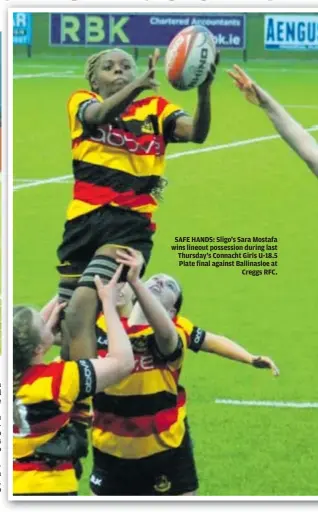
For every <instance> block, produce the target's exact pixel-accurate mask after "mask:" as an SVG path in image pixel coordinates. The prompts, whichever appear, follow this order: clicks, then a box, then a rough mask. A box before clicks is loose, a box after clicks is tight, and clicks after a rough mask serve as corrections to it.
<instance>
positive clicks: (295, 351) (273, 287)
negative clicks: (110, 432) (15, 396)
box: [13, 57, 318, 496]
mask: <svg viewBox="0 0 318 512" xmlns="http://www.w3.org/2000/svg"><path fill="white" fill-rule="evenodd" d="M83 64H84V62H83V59H81V58H73V59H67V58H61V59H59V58H56V59H55V58H49V59H45V58H44V57H42V58H41V59H40V58H32V59H26V58H25V59H23V58H21V57H20V58H17V59H16V60H15V66H14V73H15V77H16V78H15V79H14V145H13V149H14V185H15V186H16V187H19V186H21V185H22V184H24V185H25V184H26V183H27V182H26V181H22V180H47V179H49V178H55V177H59V176H60V177H62V176H65V175H68V174H70V173H71V152H70V138H69V134H68V122H67V116H66V102H67V98H68V96H69V95H70V93H71V92H72V91H74V90H75V89H77V88H83V87H86V84H85V81H84V79H83V78H81V75H82V68H83ZM230 64H231V62H229V63H228V65H229V66H230ZM245 66H246V68H247V69H248V70H250V74H251V75H252V76H253V77H254V78H255V79H256V80H258V81H259V82H260V83H261V84H262V85H263V86H264V87H265V88H267V89H268V90H269V91H271V93H272V94H273V95H275V97H277V99H278V100H279V101H281V102H282V103H283V104H284V105H288V106H289V107H288V108H289V110H290V112H291V113H292V114H293V115H294V116H295V117H296V118H297V119H298V120H299V121H300V122H301V123H302V124H303V125H304V126H305V127H308V128H309V127H311V126H313V125H317V118H318V110H317V109H318V107H317V90H318V69H317V65H316V64H312V63H311V64H310V63H309V64H306V63H302V64H297V63H288V64H286V63H279V62H276V63H273V62H269V61H268V62H258V63H254V62H248V63H246V64H245ZM225 69H226V67H225V64H224V63H223V64H222V66H221V68H220V69H219V70H218V73H217V79H216V81H215V83H214V85H213V88H212V110H213V114H212V126H211V131H210V134H209V137H208V140H207V141H206V142H205V144H204V146H195V145H192V144H187V145H186V144H180V145H171V146H170V147H169V148H168V154H169V155H172V154H174V153H180V152H186V151H188V150H190V149H192V150H193V149H202V148H203V147H206V148H208V147H211V146H215V145H226V144H230V143H233V142H236V141H242V140H247V139H254V138H257V137H262V136H267V135H272V134H274V133H275V132H274V130H273V128H272V126H271V124H270V123H269V121H268V120H267V118H266V116H265V115H264V114H263V113H262V112H261V111H260V110H259V109H257V108H256V107H253V106H252V105H249V104H248V103H247V102H246V101H245V100H244V99H243V97H242V96H241V95H240V93H239V92H238V91H237V90H236V89H235V88H234V86H233V85H232V83H231V80H230V79H229V78H228V76H227V75H226V73H225ZM158 78H159V80H160V82H161V90H160V93H161V95H163V96H164V97H166V98H168V99H169V100H171V101H174V102H176V103H178V104H180V105H182V107H183V108H184V109H186V110H188V111H189V112H190V113H192V112H193V110H194V106H195V98H196V92H195V91H190V92H186V93H179V92H177V91H175V90H174V89H172V88H171V87H170V86H169V85H168V84H167V83H166V81H165V78H164V75H163V72H162V70H161V71H159V72H158ZM314 135H316V134H315V133H314ZM166 176H167V177H168V179H169V186H168V188H167V190H166V193H165V199H164V202H163V204H162V205H161V207H160V209H159V211H158V213H157V215H156V220H157V222H158V226H159V228H158V232H157V234H156V235H155V248H154V251H153V256H152V259H151V262H150V264H149V267H148V270H147V275H151V274H152V273H155V272H166V273H170V274H171V275H173V276H175V277H176V278H177V279H179V280H180V283H182V285H183V288H184V294H185V303H184V307H183V314H184V315H185V316H188V317H189V318H190V319H191V320H192V321H193V322H194V323H196V324H197V325H199V326H201V327H203V328H206V329H207V330H209V331H212V332H217V333H220V334H225V335H227V336H229V337H230V338H232V339H234V340H237V341H238V342H240V343H241V344H243V345H244V346H245V347H246V348H248V349H249V350H250V351H251V352H252V353H255V354H258V353H261V354H264V355H269V356H271V357H273V359H274V360H275V361H276V362H277V364H278V366H279V367H280V370H281V376H280V377H279V379H275V378H273V377H272V376H271V375H270V374H269V373H267V372H264V371H260V370H256V369H253V368H250V367H246V366H244V365H240V364H239V363H233V362H231V361H227V360H223V359H221V358H219V357H216V356H211V355H208V354H203V353H202V354H198V355H194V354H192V353H189V354H187V357H186V361H185V365H184V369H183V372H182V376H181V382H182V383H183V385H185V387H186V389H187V392H188V416H189V421H190V425H191V430H192V436H193V440H194V447H195V456H196V461H197V467H198V473H199V477H200V489H199V494H200V495H205V496H316V495H317V494H318V492H317V489H318V469H317V458H318V429H317V422H318V410H317V409H312V408H308V409H293V408H271V407H268V408H265V407H234V406H229V405H219V404H216V403H215V399H216V398H231V399H237V400H257V401H260V400H270V401H283V402H287V401H294V402H316V403H317V402H318V399H317V397H318V393H317V390H318V372H317V354H318V348H317V346H318V345H317V340H318V337H317V305H318V304H317V282H318V265H317V254H318V237H317V219H318V201H317V194H318V181H317V179H316V178H315V177H314V176H313V175H312V174H311V173H310V171H309V170H308V169H307V168H306V166H305V164H304V163H302V162H301V161H300V160H299V159H298V158H297V157H296V155H295V154H294V153H293V152H292V151H291V150H290V149H289V148H288V147H287V146H286V145H285V144H284V143H283V142H282V141H281V140H279V139H273V140H265V141H260V142H254V143H251V144H248V145H247V144H246V145H242V146H239V147H233V146H232V147H231V146H229V147H224V148H223V149H219V150H217V151H210V152H201V153H195V154H191V155H186V154H184V155H181V156H179V157H178V158H175V159H172V160H169V161H168V162H167V168H166ZM28 184H29V185H31V184H33V185H34V183H31V182H29V183H28ZM70 197H71V183H70V182H68V181H64V182H54V183H43V184H39V183H38V184H37V186H28V187H25V188H20V189H19V188H18V189H16V190H15V192H14V233H13V235H14V302H15V303H32V304H34V305H37V306H40V305H42V304H43V303H44V302H45V301H46V300H47V299H49V298H50V297H51V296H52V295H53V294H54V293H55V291H56V288H57V281H58V276H57V273H56V271H55V265H56V263H57V261H56V256H55V251H56V247H57V245H58V244H59V242H60V239H61V235H62V228H63V223H64V215H65V210H66V206H67V203H68V201H69V199H70ZM222 235H224V236H246V237H253V236H275V237H277V238H279V263H278V275H277V276H260V277H253V276H243V275H242V274H241V273H240V271H239V270H238V269H236V268H219V269H216V268H214V267H210V268H209V267H208V268H206V267H201V268H196V267H194V268H191V267H190V268H184V267H179V266H178V262H177V255H176V253H175V252H173V251H172V250H171V245H172V244H173V243H174V237H175V236H222ZM90 463H91V461H90V459H87V461H86V462H85V473H84V476H83V479H82V481H81V485H80V492H81V494H82V495H87V494H89V486H88V476H89V470H90Z"/></svg>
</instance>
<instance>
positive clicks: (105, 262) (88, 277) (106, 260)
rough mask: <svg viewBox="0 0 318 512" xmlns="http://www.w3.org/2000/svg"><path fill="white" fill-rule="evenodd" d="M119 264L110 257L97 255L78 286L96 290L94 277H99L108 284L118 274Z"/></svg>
mask: <svg viewBox="0 0 318 512" xmlns="http://www.w3.org/2000/svg"><path fill="white" fill-rule="evenodd" d="M118 266H119V264H118V263H116V261H115V260H114V259H113V258H110V257H109V256H103V255H101V254H100V255H97V256H94V258H93V259H92V260H91V262H90V263H89V264H88V265H87V267H86V269H85V270H84V272H83V274H82V276H81V278H80V279H79V281H78V284H77V286H86V287H88V288H93V289H95V283H94V277H95V276H96V275H98V276H99V277H100V278H101V279H102V281H103V282H104V283H108V282H109V281H110V280H111V278H112V277H113V275H114V273H115V272H116V269H117V267H118Z"/></svg>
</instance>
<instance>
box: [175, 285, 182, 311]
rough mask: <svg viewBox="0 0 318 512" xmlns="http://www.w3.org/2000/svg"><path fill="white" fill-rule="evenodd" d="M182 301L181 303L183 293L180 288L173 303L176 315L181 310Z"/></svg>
mask: <svg viewBox="0 0 318 512" xmlns="http://www.w3.org/2000/svg"><path fill="white" fill-rule="evenodd" d="M182 303H183V293H182V290H181V289H180V294H179V297H178V298H177V300H176V302H175V304H174V308H175V310H176V315H178V314H179V312H180V310H181V306H182Z"/></svg>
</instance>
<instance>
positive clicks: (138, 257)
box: [116, 247, 144, 284]
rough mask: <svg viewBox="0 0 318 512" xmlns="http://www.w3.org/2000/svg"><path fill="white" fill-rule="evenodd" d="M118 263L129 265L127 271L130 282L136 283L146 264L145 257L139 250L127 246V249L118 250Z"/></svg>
mask: <svg viewBox="0 0 318 512" xmlns="http://www.w3.org/2000/svg"><path fill="white" fill-rule="evenodd" d="M116 261H117V263H122V264H124V265H127V267H129V270H128V273H127V280H128V282H129V283H130V284H134V283H135V282H136V281H138V279H139V276H140V272H141V269H142V267H143V265H144V258H143V256H142V254H141V252H139V251H135V250H134V249H131V248H130V247H127V248H126V249H125V250H120V249H119V250H118V251H117V258H116Z"/></svg>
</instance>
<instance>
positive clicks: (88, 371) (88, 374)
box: [78, 359, 94, 395]
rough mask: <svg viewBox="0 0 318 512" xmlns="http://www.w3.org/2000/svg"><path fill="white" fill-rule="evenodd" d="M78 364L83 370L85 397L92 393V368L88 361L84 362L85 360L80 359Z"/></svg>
mask: <svg viewBox="0 0 318 512" xmlns="http://www.w3.org/2000/svg"><path fill="white" fill-rule="evenodd" d="M78 364H79V365H80V366H81V367H82V368H83V371H84V389H85V393H87V395H90V394H92V393H93V380H94V379H93V374H92V368H91V366H90V364H89V363H88V361H85V359H80V360H79V361H78Z"/></svg>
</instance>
